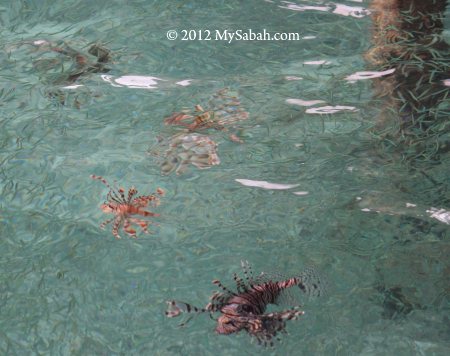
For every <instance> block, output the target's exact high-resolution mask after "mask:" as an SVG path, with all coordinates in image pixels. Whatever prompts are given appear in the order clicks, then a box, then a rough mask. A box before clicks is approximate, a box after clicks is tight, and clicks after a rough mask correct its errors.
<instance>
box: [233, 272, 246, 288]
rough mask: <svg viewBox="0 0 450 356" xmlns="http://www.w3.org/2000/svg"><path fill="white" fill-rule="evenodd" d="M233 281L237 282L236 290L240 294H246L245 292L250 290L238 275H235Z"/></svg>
mask: <svg viewBox="0 0 450 356" xmlns="http://www.w3.org/2000/svg"><path fill="white" fill-rule="evenodd" d="M233 279H234V281H235V282H236V289H237V291H238V293H244V292H247V291H248V288H247V286H246V285H245V282H244V281H243V279H242V278H241V277H239V276H238V275H237V274H236V273H234V275H233Z"/></svg>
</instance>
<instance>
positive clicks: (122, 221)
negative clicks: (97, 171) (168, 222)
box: [91, 174, 164, 239]
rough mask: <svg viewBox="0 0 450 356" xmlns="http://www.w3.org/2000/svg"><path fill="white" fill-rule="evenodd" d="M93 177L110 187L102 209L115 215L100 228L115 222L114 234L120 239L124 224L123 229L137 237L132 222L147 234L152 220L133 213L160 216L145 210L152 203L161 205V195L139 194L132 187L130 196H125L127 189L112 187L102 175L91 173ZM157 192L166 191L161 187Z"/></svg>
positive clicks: (129, 191) (129, 192) (159, 193)
mask: <svg viewBox="0 0 450 356" xmlns="http://www.w3.org/2000/svg"><path fill="white" fill-rule="evenodd" d="M91 178H92V179H97V180H99V181H101V182H102V183H103V184H105V185H106V186H107V187H108V188H109V192H108V195H107V196H106V202H105V203H103V204H102V205H101V209H102V211H103V212H105V213H112V214H114V217H113V218H111V219H108V220H106V221H104V222H103V223H102V224H101V225H100V228H102V229H104V228H105V226H106V225H107V224H109V223H110V222H112V221H114V222H113V229H112V234H113V235H114V236H115V237H116V238H117V239H120V236H119V229H120V227H121V226H122V225H123V227H122V228H123V231H125V232H126V233H127V234H128V235H130V237H133V238H136V230H135V229H134V228H133V226H132V224H137V225H139V226H140V227H141V229H142V231H144V232H145V233H146V234H148V233H149V231H148V225H149V224H150V223H151V222H150V221H147V220H143V219H139V218H136V217H132V216H133V215H140V216H159V214H156V213H152V212H150V211H146V210H144V208H145V207H147V206H148V205H149V204H150V203H151V204H152V206H158V205H159V197H158V196H157V195H155V194H151V195H141V196H137V197H136V194H137V192H138V191H137V190H136V188H134V187H131V188H130V189H129V190H128V196H127V197H125V189H123V188H118V189H114V188H112V187H111V186H110V185H109V184H108V182H107V181H106V179H105V178H103V177H101V176H96V175H94V174H92V175H91ZM156 193H157V194H158V195H159V196H162V195H164V191H163V190H162V189H161V188H158V189H156Z"/></svg>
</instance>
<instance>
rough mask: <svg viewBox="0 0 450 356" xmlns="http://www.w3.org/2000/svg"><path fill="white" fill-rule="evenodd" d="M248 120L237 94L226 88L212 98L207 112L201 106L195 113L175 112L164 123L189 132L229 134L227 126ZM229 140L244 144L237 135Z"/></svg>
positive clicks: (196, 108) (232, 135)
mask: <svg viewBox="0 0 450 356" xmlns="http://www.w3.org/2000/svg"><path fill="white" fill-rule="evenodd" d="M246 119H248V112H247V111H245V110H244V109H243V108H242V107H241V102H240V101H239V98H238V97H237V94H236V93H234V92H230V90H229V89H228V88H224V89H221V90H219V91H218V92H216V93H215V94H214V95H213V96H212V98H211V100H209V101H208V107H207V108H206V110H205V109H204V108H203V107H202V106H201V105H195V107H194V113H192V112H191V111H190V110H185V111H182V112H175V113H173V114H172V115H171V116H169V117H167V118H165V119H164V123H165V124H166V125H174V126H179V127H183V128H185V130H186V131H187V132H202V131H205V130H208V129H214V130H217V131H222V132H228V128H227V126H230V125H233V124H235V123H236V122H239V121H242V120H246ZM229 138H230V140H231V141H235V142H239V143H242V140H241V139H240V138H238V137H237V136H236V134H229Z"/></svg>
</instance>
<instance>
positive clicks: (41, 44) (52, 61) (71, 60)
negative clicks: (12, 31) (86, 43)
mask: <svg viewBox="0 0 450 356" xmlns="http://www.w3.org/2000/svg"><path fill="white" fill-rule="evenodd" d="M25 44H28V45H32V46H33V47H34V48H35V51H36V52H37V53H38V54H39V58H38V59H35V60H34V61H33V67H34V69H36V70H38V71H39V72H41V73H42V74H41V75H40V77H41V80H42V81H43V82H44V83H45V84H49V85H51V86H53V88H52V89H49V90H47V95H48V97H49V98H51V99H52V100H55V102H57V103H59V104H61V105H65V104H66V101H67V90H70V89H76V88H77V87H79V86H81V85H80V84H77V82H78V80H79V79H80V78H82V77H85V76H88V75H90V74H92V73H107V72H109V71H110V69H109V68H108V67H107V64H108V63H110V62H111V52H110V51H109V50H108V49H107V48H105V47H104V46H102V45H100V44H98V43H96V44H92V45H91V46H90V47H89V49H88V51H87V53H84V52H83V51H80V50H76V49H74V48H72V47H70V46H69V45H68V44H67V43H65V42H56V43H54V42H49V41H46V40H36V41H32V42H25ZM67 68H68V69H67ZM55 86H56V87H55ZM83 101H85V100H83V99H82V98H81V97H80V98H79V96H77V97H76V98H75V100H74V106H75V107H77V108H80V106H81V103H82V102H83Z"/></svg>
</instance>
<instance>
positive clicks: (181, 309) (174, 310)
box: [165, 300, 209, 318]
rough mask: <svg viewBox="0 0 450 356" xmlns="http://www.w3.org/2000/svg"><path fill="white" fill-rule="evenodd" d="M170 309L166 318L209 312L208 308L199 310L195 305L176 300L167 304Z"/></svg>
mask: <svg viewBox="0 0 450 356" xmlns="http://www.w3.org/2000/svg"><path fill="white" fill-rule="evenodd" d="M166 303H167V305H168V308H167V310H166V313H165V314H166V316H167V317H168V318H175V317H177V316H179V315H181V314H183V313H206V312H209V310H208V309H206V308H197V307H196V306H194V305H191V304H188V303H184V302H177V301H176V300H169V301H167V302H166Z"/></svg>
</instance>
